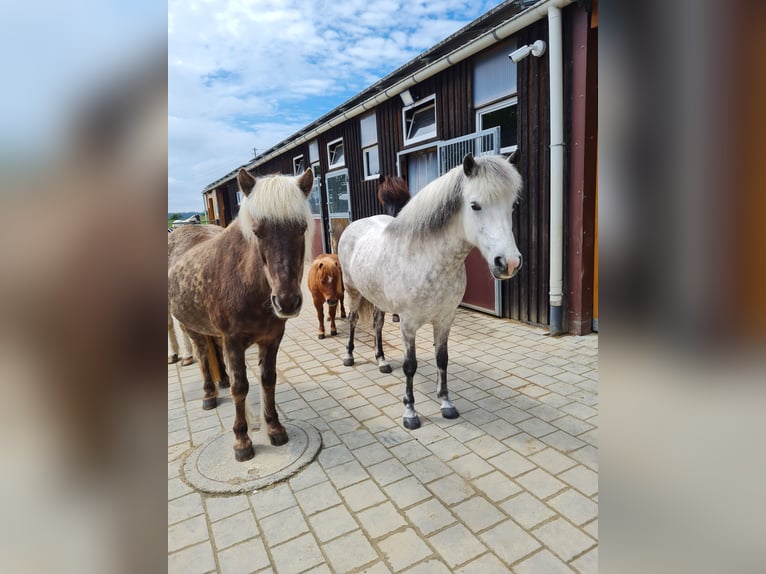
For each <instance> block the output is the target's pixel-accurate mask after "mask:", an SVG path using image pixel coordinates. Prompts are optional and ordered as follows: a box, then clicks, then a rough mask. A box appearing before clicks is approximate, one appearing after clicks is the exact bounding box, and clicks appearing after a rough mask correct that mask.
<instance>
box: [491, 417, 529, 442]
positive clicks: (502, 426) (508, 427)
mask: <svg viewBox="0 0 766 574" xmlns="http://www.w3.org/2000/svg"><path fill="white" fill-rule="evenodd" d="M483 429H484V432H486V433H487V434H489V435H491V436H492V437H494V438H496V439H497V440H500V441H502V440H505V439H507V438H509V437H511V436H513V435H515V434H518V433H520V432H521V429H520V428H519V427H517V426H516V425H513V424H511V423H509V422H508V421H506V420H503V419H495V420H493V421H491V422H489V423H487V424H486V425H484V427H483Z"/></svg>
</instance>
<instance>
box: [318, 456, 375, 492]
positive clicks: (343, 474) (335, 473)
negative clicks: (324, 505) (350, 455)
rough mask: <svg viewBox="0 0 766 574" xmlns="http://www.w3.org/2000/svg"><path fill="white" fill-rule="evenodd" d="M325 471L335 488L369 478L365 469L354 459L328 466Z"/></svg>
mask: <svg viewBox="0 0 766 574" xmlns="http://www.w3.org/2000/svg"><path fill="white" fill-rule="evenodd" d="M326 473H327V476H328V477H329V478H330V480H331V481H332V483H333V485H335V488H337V489H340V488H345V487H347V486H349V485H351V484H354V483H356V482H361V481H363V480H367V479H368V478H369V474H368V473H367V471H366V470H365V469H364V467H363V466H362V465H361V464H359V463H358V462H357V461H356V460H351V461H349V462H346V463H344V464H339V465H338V466H333V467H331V468H328V469H327V471H326Z"/></svg>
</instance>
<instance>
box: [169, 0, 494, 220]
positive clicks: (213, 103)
mask: <svg viewBox="0 0 766 574" xmlns="http://www.w3.org/2000/svg"><path fill="white" fill-rule="evenodd" d="M498 3H499V2H486V1H485V2H459V1H455V0H434V1H429V2H418V1H411V0H410V1H407V0H404V1H397V0H342V1H341V0H332V1H327V0H318V1H307V0H230V1H227V2H204V1H199V0H193V1H186V0H183V1H181V0H170V1H169V2H168V89H169V93H168V210H169V211H199V210H201V209H202V199H201V195H200V193H201V191H202V189H203V188H204V187H205V186H206V185H208V184H209V183H211V182H212V181H214V180H216V179H218V178H219V177H221V176H223V175H225V174H226V173H228V172H229V171H231V170H232V169H234V168H235V167H237V166H239V165H241V164H243V163H245V162H246V161H248V160H250V159H252V158H253V148H257V149H258V150H259V151H263V150H265V149H267V148H269V147H271V146H272V145H274V144H276V143H278V142H279V141H281V140H282V139H284V138H285V137H287V136H289V135H291V134H292V133H294V132H296V131H297V130H299V129H300V128H302V127H303V126H305V125H307V124H309V123H311V122H312V121H313V120H315V119H316V118H318V117H319V116H321V115H322V114H324V113H326V112H328V111H330V110H332V109H333V108H335V107H336V106H338V105H339V104H341V103H342V102H344V101H345V100H347V99H348V98H350V97H352V96H353V95H355V94H357V93H358V92H360V91H362V90H363V89H364V88H366V87H367V86H369V85H371V84H373V83H374V82H376V81H377V80H379V79H380V78H382V77H383V76H385V75H386V74H388V73H389V72H391V71H393V70H394V69H396V68H398V67H399V66H401V65H402V64H404V63H405V62H407V61H408V60H410V59H412V58H414V57H415V56H417V55H418V54H420V53H422V52H423V51H425V50H427V49H428V48H430V47H431V46H433V45H434V44H436V43H438V42H439V41H440V40H443V39H444V38H446V37H447V36H449V35H450V34H452V33H453V32H455V31H457V30H458V29H460V28H462V27H463V26H465V25H466V24H468V23H469V22H471V21H472V20H474V19H476V18H477V17H478V16H480V15H481V14H483V13H484V12H486V11H488V10H489V9H490V8H492V7H493V6H495V5H497V4H498Z"/></svg>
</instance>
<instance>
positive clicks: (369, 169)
mask: <svg viewBox="0 0 766 574" xmlns="http://www.w3.org/2000/svg"><path fill="white" fill-rule="evenodd" d="M364 165H365V175H366V176H368V177H369V176H371V175H378V174H379V173H380V165H379V163H378V146H375V147H371V148H369V149H366V150H364Z"/></svg>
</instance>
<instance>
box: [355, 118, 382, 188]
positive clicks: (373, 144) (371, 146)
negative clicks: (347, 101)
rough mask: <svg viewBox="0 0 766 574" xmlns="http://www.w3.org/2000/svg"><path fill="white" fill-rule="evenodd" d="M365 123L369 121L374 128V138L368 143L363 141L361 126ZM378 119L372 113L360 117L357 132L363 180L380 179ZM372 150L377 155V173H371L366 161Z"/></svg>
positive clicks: (368, 163)
mask: <svg viewBox="0 0 766 574" xmlns="http://www.w3.org/2000/svg"><path fill="white" fill-rule="evenodd" d="M365 121H371V122H372V125H373V127H374V136H375V137H374V138H370V139H369V140H368V141H365V139H364V130H363V129H362V124H363V123H364V122H365ZM377 121H378V117H377V114H376V113H375V112H374V111H373V112H371V113H369V114H367V115H366V116H364V117H362V118H361V119H360V120H359V130H360V131H361V132H362V133H361V138H360V141H361V142H362V163H363V165H364V180H365V181H367V180H371V179H378V178H379V177H380V148H378V125H377ZM373 150H375V151H376V153H377V154H378V171H377V172H375V173H372V171H371V169H370V162H369V160H368V154H369V153H370V152H372V151H373Z"/></svg>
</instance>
